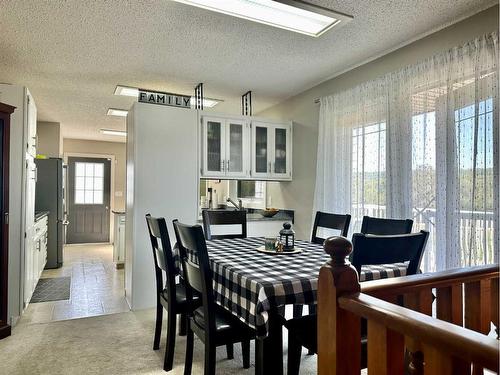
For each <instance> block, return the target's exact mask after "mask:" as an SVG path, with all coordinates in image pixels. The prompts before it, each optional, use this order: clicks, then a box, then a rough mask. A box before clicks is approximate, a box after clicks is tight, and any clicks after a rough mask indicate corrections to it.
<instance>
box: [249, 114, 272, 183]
mask: <svg viewBox="0 0 500 375" xmlns="http://www.w3.org/2000/svg"><path fill="white" fill-rule="evenodd" d="M268 138H269V128H268V126H266V125H256V124H255V123H254V142H253V147H254V150H253V155H254V160H253V174H254V175H256V176H258V175H259V174H260V175H267V174H268V173H269V172H270V169H271V168H270V167H271V166H270V164H269V162H268V160H269V140H268Z"/></svg>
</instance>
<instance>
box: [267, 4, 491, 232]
mask: <svg viewBox="0 0 500 375" xmlns="http://www.w3.org/2000/svg"><path fill="white" fill-rule="evenodd" d="M498 12H499V9H498V6H494V7H492V8H490V9H487V10H485V11H482V12H480V13H478V14H476V15H474V16H472V17H469V18H467V19H465V20H463V21H461V22H459V23H456V24H454V25H452V26H450V27H447V28H445V29H443V30H441V31H438V32H436V33H433V34H431V35H429V36H427V37H425V38H423V39H420V40H418V41H416V42H414V43H411V44H409V45H407V46H405V47H403V48H400V49H398V50H396V51H394V52H392V53H390V54H387V55H385V56H383V57H381V58H378V59H376V60H374V61H372V62H370V63H367V64H365V65H362V66H360V67H358V68H356V69H353V70H351V71H348V72H347V73H344V74H342V75H339V76H338V77H335V78H332V79H330V80H328V81H326V82H323V83H321V84H319V85H317V86H315V87H313V88H311V89H309V90H307V91H304V92H303V93H301V94H299V95H296V96H294V97H292V98H290V99H288V100H286V101H284V102H282V103H280V104H278V105H276V106H274V107H271V108H269V109H267V110H265V111H263V112H261V113H259V116H263V117H269V118H274V119H277V120H292V121H293V122H294V128H293V181H292V182H281V183H269V184H268V185H267V193H268V195H269V196H271V197H272V205H273V206H274V207H284V208H289V209H294V210H295V230H296V232H297V237H298V238H309V237H310V231H311V225H312V207H313V199H314V188H315V181H316V150H317V143H318V115H319V106H318V105H317V104H314V99H315V98H318V97H321V96H326V95H330V94H333V93H335V92H339V91H342V90H346V89H348V88H350V87H354V86H356V85H358V84H360V83H362V82H366V81H368V80H371V79H375V78H377V77H379V76H381V75H383V74H385V73H388V72H391V71H394V70H397V69H400V68H402V67H404V66H407V65H410V64H413V63H415V62H417V61H419V60H422V59H425V58H426V57H430V56H432V55H434V54H436V53H438V52H441V51H445V50H448V49H450V48H453V47H454V46H457V45H460V44H463V43H465V42H467V41H469V40H471V39H473V38H475V37H476V36H479V35H483V34H486V33H489V32H492V31H495V30H498V27H499V26H498V20H499V18H498Z"/></svg>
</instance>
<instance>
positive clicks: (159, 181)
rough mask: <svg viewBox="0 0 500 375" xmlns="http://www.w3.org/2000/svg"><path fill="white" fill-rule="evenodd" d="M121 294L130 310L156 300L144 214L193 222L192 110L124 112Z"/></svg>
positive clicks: (141, 106)
mask: <svg viewBox="0 0 500 375" xmlns="http://www.w3.org/2000/svg"><path fill="white" fill-rule="evenodd" d="M127 134H128V137H127V207H126V212H127V214H126V221H127V222H126V239H125V243H126V247H125V253H126V254H125V259H126V260H125V293H126V298H127V301H128V303H129V304H130V306H131V308H132V309H133V310H138V309H145V308H149V307H153V306H155V304H156V286H155V277H154V266H153V253H152V249H151V242H150V241H149V236H148V231H147V226H146V219H145V215H146V214H147V213H150V214H151V215H153V216H157V217H165V219H166V221H167V225H168V230H169V234H170V239H171V242H172V243H174V242H175V235H174V232H173V229H172V220H173V219H179V221H181V222H184V223H186V224H195V223H196V220H197V216H198V212H197V210H198V198H199V197H198V194H199V190H198V183H199V181H198V171H199V165H198V164H199V163H198V112H197V111H195V110H190V109H182V108H173V107H165V106H159V105H152V104H145V103H134V105H133V106H132V109H131V110H130V111H129V113H128V116H127Z"/></svg>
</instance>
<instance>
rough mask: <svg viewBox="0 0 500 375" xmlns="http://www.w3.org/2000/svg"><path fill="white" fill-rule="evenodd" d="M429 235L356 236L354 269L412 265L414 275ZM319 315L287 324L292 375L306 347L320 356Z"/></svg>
mask: <svg viewBox="0 0 500 375" xmlns="http://www.w3.org/2000/svg"><path fill="white" fill-rule="evenodd" d="M428 237H429V232H426V231H420V233H409V234H401V235H394V236H376V235H365V234H362V233H356V234H354V235H353V240H352V244H353V249H354V250H353V254H354V255H353V262H352V263H353V266H354V267H355V268H356V270H357V271H358V274H360V273H361V267H362V266H367V265H377V264H390V263H403V262H409V263H408V268H407V271H406V275H414V274H415V273H416V272H417V270H419V268H420V262H421V260H422V255H423V252H424V250H425V245H426V243H427V239H428ZM317 321H318V320H317V315H316V314H311V315H306V316H301V317H298V318H294V319H290V320H288V321H286V322H285V323H284V325H285V327H286V328H287V329H288V375H298V374H299V369H300V357H301V353H302V347H305V348H306V349H308V350H309V353H317V352H318V346H317V339H318V332H317ZM366 345H367V337H366V324H363V323H362V326H361V367H362V368H364V367H366V360H367V357H366Z"/></svg>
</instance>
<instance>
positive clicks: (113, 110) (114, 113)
mask: <svg viewBox="0 0 500 375" xmlns="http://www.w3.org/2000/svg"><path fill="white" fill-rule="evenodd" d="M106 114H107V115H108V116H119V117H127V114H128V111H126V110H124V109H117V108H109V109H108V112H107V113H106Z"/></svg>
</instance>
